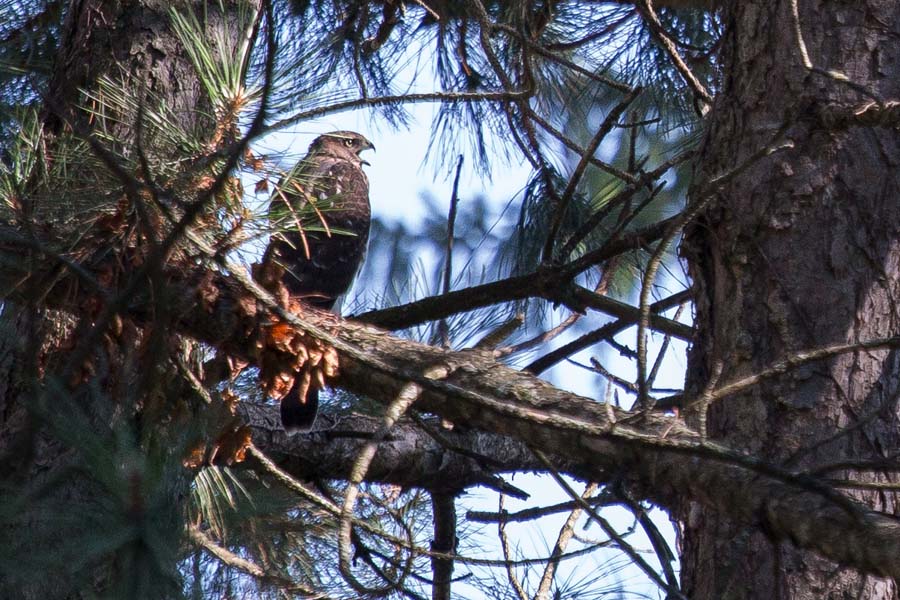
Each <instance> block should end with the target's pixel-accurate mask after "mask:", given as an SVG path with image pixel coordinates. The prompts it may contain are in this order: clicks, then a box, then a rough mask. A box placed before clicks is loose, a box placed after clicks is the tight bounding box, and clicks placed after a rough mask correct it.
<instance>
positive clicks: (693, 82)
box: [637, 0, 796, 105]
mask: <svg viewBox="0 0 900 600" xmlns="http://www.w3.org/2000/svg"><path fill="white" fill-rule="evenodd" d="M795 1H796V0H795ZM637 5H638V7H639V10H640V12H641V16H643V17H644V20H645V21H646V22H647V25H648V26H649V27H650V31H651V32H652V33H653V36H654V37H655V38H656V40H657V41H658V42H659V43H660V45H661V46H662V47H663V48H664V49H665V51H666V53H668V55H669V58H671V59H672V64H674V65H675V68H676V69H677V70H678V72H679V73H681V76H682V77H683V78H684V80H685V81H686V82H687V84H688V86H690V88H691V89H692V90H694V94H696V95H697V97H699V98H700V100H702V101H703V102H704V103H705V104H706V105H711V104H712V103H713V97H712V95H710V93H709V91H708V90H707V89H706V87H705V86H704V85H703V84H702V83H700V80H699V79H697V76H696V75H694V72H693V71H691V68H690V67H689V66H687V63H686V62H684V59H683V58H681V54H680V53H679V52H678V47H677V46H676V44H675V42H673V41H672V38H670V37H669V35H668V33H666V30H665V28H664V27H663V26H662V23H660V22H659V16H658V15H657V14H656V10H654V8H653V2H652V1H651V0H637Z"/></svg>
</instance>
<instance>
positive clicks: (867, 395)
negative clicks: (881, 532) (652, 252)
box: [680, 0, 900, 600]
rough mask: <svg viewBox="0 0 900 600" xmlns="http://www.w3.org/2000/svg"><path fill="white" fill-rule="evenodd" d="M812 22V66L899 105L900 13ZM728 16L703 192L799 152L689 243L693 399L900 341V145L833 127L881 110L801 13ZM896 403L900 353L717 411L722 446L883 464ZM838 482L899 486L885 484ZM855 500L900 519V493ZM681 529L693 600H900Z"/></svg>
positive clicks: (689, 509)
mask: <svg viewBox="0 0 900 600" xmlns="http://www.w3.org/2000/svg"><path fill="white" fill-rule="evenodd" d="M799 9H800V10H799V12H800V15H799V16H800V19H799V22H800V26H801V30H802V36H803V41H804V42H805V45H806V48H807V49H808V51H809V57H810V59H811V62H812V65H813V66H814V67H816V68H819V69H822V70H835V71H840V72H842V73H843V74H846V75H847V76H848V77H849V78H850V79H851V80H852V81H853V82H855V83H857V84H860V85H862V86H864V87H865V88H868V89H869V90H871V91H872V92H874V93H876V94H878V95H880V96H881V97H890V98H896V97H898V96H900V60H898V59H900V44H897V34H898V28H900V2H897V1H896V0H865V1H859V2H824V1H819V0H800V1H799ZM723 18H724V20H725V23H726V31H727V32H728V33H727V34H726V41H725V47H724V56H723V68H724V73H725V79H724V82H723V89H722V90H721V91H720V92H719V97H718V99H717V103H716V106H715V108H714V110H713V112H712V114H711V115H710V128H709V131H708V135H707V138H706V142H705V145H704V149H703V154H702V157H701V159H700V161H699V163H698V164H699V165H700V168H699V169H700V173H699V175H700V177H699V178H698V182H699V183H698V186H702V182H703V181H705V180H706V181H708V180H709V178H710V177H712V176H714V175H715V174H717V173H721V172H724V171H727V170H729V169H731V168H733V167H735V166H736V165H738V164H740V162H741V161H743V160H745V159H746V158H747V157H748V155H749V154H751V153H752V152H753V151H754V150H755V149H758V148H761V147H763V146H765V145H766V144H768V143H769V142H770V141H771V139H772V137H773V135H774V134H775V133H776V131H777V130H778V129H779V128H780V127H782V125H785V124H787V125H788V128H787V133H786V136H785V137H786V138H787V139H789V140H792V141H793V148H791V149H787V150H784V151H781V152H778V153H776V154H774V155H772V156H770V157H768V158H765V159H763V160H761V161H759V162H757V163H756V164H754V165H753V166H751V167H750V168H749V169H748V170H747V171H746V172H744V173H743V174H742V175H740V176H738V177H737V178H736V179H734V180H733V181H732V182H731V183H730V184H729V185H727V186H726V188H725V189H723V190H721V193H719V194H718V195H717V197H716V198H715V200H714V204H712V205H711V206H710V207H709V208H708V210H706V211H705V213H704V215H703V218H702V220H701V221H700V222H698V223H697V224H696V226H694V227H692V229H691V230H690V231H689V232H687V234H686V236H685V242H684V245H683V253H684V255H685V257H686V258H687V259H688V262H689V266H690V269H691V272H692V276H693V277H694V279H695V281H696V284H697V285H698V290H699V292H698V300H697V318H696V321H697V325H698V327H699V334H698V338H697V340H696V342H695V344H694V347H693V348H692V350H691V354H690V361H689V367H688V373H689V374H690V375H689V382H688V385H689V388H690V389H691V391H693V392H695V393H696V392H699V391H701V390H703V389H704V387H705V386H707V384H708V383H709V382H710V380H711V379H714V375H713V374H714V373H716V372H717V371H718V369H719V368H721V376H720V377H719V378H718V383H719V384H722V383H725V382H728V381H730V380H733V379H736V378H740V377H745V376H747V375H750V374H752V373H755V372H759V371H760V370H762V369H764V368H765V367H767V366H770V365H772V364H773V363H775V362H776V361H778V360H781V359H784V358H786V357H789V356H791V355H793V354H795V353H797V352H798V351H800V350H804V349H811V348H818V347H822V346H827V345H831V344H837V343H844V342H854V341H859V340H868V339H873V338H879V337H887V336H891V335H897V334H898V333H900V315H898V312H897V304H896V302H897V297H898V293H900V246H898V244H897V243H896V242H897V232H898V230H900V203H898V201H897V199H898V196H900V194H898V191H900V190H898V187H900V186H898V183H900V138H898V136H897V133H896V131H893V130H891V129H888V128H878V127H850V128H839V127H836V126H835V125H834V123H835V122H836V121H835V120H834V119H828V118H826V115H827V114H829V113H830V112H832V111H844V112H845V113H846V112H848V111H849V112H852V111H853V110H854V108H857V107H862V106H864V105H866V104H867V103H869V102H870V101H871V99H870V98H868V97H866V96H865V95H862V94H860V93H859V91H858V90H857V89H854V88H853V87H852V86H849V85H847V84H845V83H842V82H840V81H837V80H836V79H835V78H834V77H829V76H826V75H823V74H817V73H813V72H811V71H810V70H809V69H807V68H805V67H804V65H803V62H802V59H801V51H800V43H799V41H798V37H797V35H796V33H795V23H796V20H795V19H794V17H793V16H792V10H791V6H790V3H789V2H769V1H766V0H755V1H752V2H750V1H748V2H731V3H728V6H727V7H726V8H725V9H724V10H723ZM898 395H900V354H898V352H897V351H895V350H880V351H875V352H872V351H858V352H854V353H848V354H846V355H842V356H840V357H838V358H836V359H832V360H827V361H821V362H818V363H814V364H812V365H811V366H808V367H804V368H801V369H797V370H793V371H790V372H788V373H785V374H783V375H779V376H776V377H772V378H769V379H767V380H764V381H763V382H762V383H761V384H759V385H758V386H756V387H755V388H753V389H752V391H749V392H746V393H741V394H736V395H733V396H731V397H728V398H726V399H724V400H721V401H719V402H718V403H717V404H715V405H714V406H712V407H711V409H710V412H709V420H708V427H709V430H708V431H709V436H710V438H713V439H715V440H717V441H724V442H726V443H728V444H729V445H730V446H732V447H733V448H735V449H737V450H740V451H744V452H747V453H750V454H756V455H758V456H759V457H760V458H762V459H766V460H770V461H773V462H775V463H779V464H782V465H783V466H786V467H787V468H790V469H792V470H809V469H814V468H817V467H821V466H824V465H829V464H833V463H843V462H845V461H867V460H880V459H885V458H887V457H888V456H889V455H891V454H892V453H893V452H895V451H896V449H897V448H898V442H900V439H898V435H900V432H898V427H897V414H898V408H897V398H898ZM697 417H698V415H697V414H689V415H688V418H692V419H694V420H695V421H696V420H697ZM828 475H829V476H832V477H841V476H846V477H849V478H852V479H855V480H859V481H868V482H873V481H874V482H888V481H895V480H896V477H895V476H893V475H892V474H890V473H888V472H882V471H879V470H877V469H876V470H870V471H867V472H864V473H860V472H859V470H856V471H850V472H848V471H847V470H835V471H832V472H829V473H828ZM847 493H848V494H849V495H851V496H852V497H854V498H857V499H859V500H862V501H863V502H866V503H867V504H869V505H870V506H872V507H873V508H876V509H879V510H884V511H887V512H897V496H896V494H893V493H888V492H883V491H871V490H870V491H859V490H849V491H847ZM680 518H681V521H682V527H683V537H682V549H683V565H682V568H683V571H682V578H683V582H684V591H685V593H686V594H687V595H688V597H690V598H692V599H694V600H702V599H706V598H709V599H727V598H790V599H807V598H808V599H813V598H851V597H852V598H896V597H897V595H898V593H897V586H896V584H895V582H893V581H889V580H885V579H879V578H876V577H872V576H865V575H860V574H859V573H857V572H855V571H852V570H849V569H841V568H840V567H839V566H838V565H837V564H835V563H833V562H830V561H827V560H825V559H822V558H820V557H818V556H816V555H815V554H813V553H811V552H807V551H800V550H798V549H797V548H796V547H794V546H793V545H791V544H790V543H788V542H773V541H772V540H773V539H775V536H771V535H769V534H771V533H772V532H766V531H764V530H762V529H760V528H754V527H747V526H739V525H736V524H735V523H733V522H732V521H730V520H729V519H727V518H725V517H724V516H723V515H721V514H718V513H715V512H712V511H708V510H707V511H704V510H701V508H700V506H699V505H698V504H695V503H686V504H685V505H684V506H682V507H681V510H680Z"/></svg>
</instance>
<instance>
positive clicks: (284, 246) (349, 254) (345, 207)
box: [263, 131, 375, 432]
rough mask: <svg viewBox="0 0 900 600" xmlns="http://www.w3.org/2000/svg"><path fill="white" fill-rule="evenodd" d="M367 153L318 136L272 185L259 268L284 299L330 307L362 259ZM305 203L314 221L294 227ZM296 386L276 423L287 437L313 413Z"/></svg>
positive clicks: (351, 135) (338, 136)
mask: <svg viewBox="0 0 900 600" xmlns="http://www.w3.org/2000/svg"><path fill="white" fill-rule="evenodd" d="M374 148H375V147H374V146H373V145H372V143H371V142H370V141H369V140H367V139H366V138H365V137H363V136H362V135H360V134H358V133H355V132H353V131H334V132H332V133H326V134H325V135H320V136H319V137H317V138H316V139H315V140H314V141H313V143H312V144H311V145H310V147H309V152H308V153H307V155H306V157H305V158H304V159H303V160H302V161H301V162H300V164H299V165H298V166H297V168H295V169H294V170H293V172H292V175H291V176H290V177H289V178H286V179H285V180H282V182H281V183H280V184H279V186H278V190H280V191H279V192H277V193H276V194H275V195H274V196H273V199H272V202H271V204H270V206H269V220H270V221H271V222H272V224H273V225H275V226H276V227H277V228H278V229H279V231H278V233H276V234H274V235H273V236H272V240H271V242H270V244H269V247H268V249H267V250H266V255H265V257H264V258H263V264H269V263H270V262H271V261H274V262H275V263H276V264H278V265H280V266H281V267H282V268H283V269H284V275H283V276H282V282H283V283H284V285H285V287H286V288H287V289H288V291H289V292H290V294H291V295H292V296H294V297H297V298H300V299H302V300H303V301H304V302H306V303H308V304H311V305H313V306H316V307H318V308H323V309H326V310H330V309H331V308H332V307H333V306H334V303H335V301H336V300H337V298H338V296H340V295H341V294H343V293H344V292H346V291H347V289H348V288H349V287H350V284H351V283H353V278H354V277H355V275H356V272H357V270H358V269H359V265H360V264H361V263H362V260H363V257H364V255H365V251H366V244H367V242H368V240H369V225H370V222H371V212H370V208H369V180H368V178H367V177H366V174H365V172H364V171H363V170H362V165H364V164H368V163H367V162H366V161H364V160H363V159H362V158H360V156H359V154H360V152H363V151H364V150H369V149H372V150H374ZM308 203H312V204H313V206H314V207H315V208H316V209H317V214H318V215H319V216H318V217H317V218H316V220H315V221H314V222H310V220H309V219H308V218H307V219H304V223H303V225H301V226H299V227H298V225H299V223H298V217H297V215H298V212H299V211H298V209H301V208H306V209H308V208H309V207H308V206H307V204H308ZM303 212H304V213H305V214H308V212H309V211H308V210H304V211H303ZM322 221H324V223H323V222H322ZM301 228H302V233H301V231H300V229H301ZM298 385H299V384H295V385H294V387H293V388H292V389H291V391H290V392H288V394H287V395H286V396H285V397H284V398H282V400H281V423H282V425H283V426H284V429H285V431H288V432H293V431H308V430H309V429H310V428H311V427H312V425H313V422H314V421H315V418H316V411H317V409H318V403H319V400H318V389H315V388H313V387H310V388H309V391H308V392H307V393H306V395H305V397H303V398H301V397H300V396H301V394H300V392H299V390H298Z"/></svg>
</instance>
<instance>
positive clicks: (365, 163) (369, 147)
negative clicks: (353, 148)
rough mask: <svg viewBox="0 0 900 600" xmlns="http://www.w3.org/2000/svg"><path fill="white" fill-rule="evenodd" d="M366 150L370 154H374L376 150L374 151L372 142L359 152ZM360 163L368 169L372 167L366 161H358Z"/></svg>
mask: <svg viewBox="0 0 900 600" xmlns="http://www.w3.org/2000/svg"><path fill="white" fill-rule="evenodd" d="M366 150H371V151H372V152H376V150H375V144H373V143H372V142H369V145H368V146H366V147H365V148H363V149H362V150H360V151H359V152H365V151H366ZM357 154H359V153H357ZM360 163H361V164H364V165H366V166H369V167H371V166H372V165H371V164H370V163H369V161H367V160H365V159H362V160H361V161H360Z"/></svg>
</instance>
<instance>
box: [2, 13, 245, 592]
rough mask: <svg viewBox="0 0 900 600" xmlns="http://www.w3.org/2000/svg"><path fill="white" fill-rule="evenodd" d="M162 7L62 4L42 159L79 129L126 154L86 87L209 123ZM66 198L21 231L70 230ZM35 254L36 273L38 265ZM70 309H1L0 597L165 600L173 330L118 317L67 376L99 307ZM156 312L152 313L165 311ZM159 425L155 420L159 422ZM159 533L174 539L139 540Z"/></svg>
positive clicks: (88, 228)
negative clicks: (104, 133)
mask: <svg viewBox="0 0 900 600" xmlns="http://www.w3.org/2000/svg"><path fill="white" fill-rule="evenodd" d="M204 4H205V2H194V3H184V4H183V5H182V6H181V9H182V10H188V9H191V8H192V7H193V8H197V9H198V10H199V9H201V8H202V7H203V5H204ZM213 4H214V5H215V6H218V4H217V3H213ZM227 5H228V3H226V6H227ZM170 7H171V3H169V2H167V1H161V0H127V1H124V2H122V1H112V0H81V1H77V2H75V1H73V2H70V3H69V7H68V9H67V13H66V14H67V18H66V23H65V25H64V28H63V37H62V40H61V48H60V53H59V56H58V58H57V62H56V64H55V66H54V72H53V75H52V77H51V81H50V86H49V90H48V92H47V94H46V96H45V100H46V102H45V106H44V111H43V115H42V118H43V122H44V126H45V131H46V132H48V136H47V139H46V143H47V147H48V148H49V151H48V155H49V156H50V157H51V159H52V157H53V152H54V149H53V148H54V146H53V144H54V136H64V135H66V134H67V133H69V132H72V131H75V132H76V133H78V134H83V133H84V131H86V130H87V129H88V128H91V127H94V128H103V127H107V128H108V129H109V130H110V131H113V132H115V136H116V139H117V141H118V143H119V145H118V147H116V148H111V150H112V151H114V152H124V153H126V154H127V153H129V152H133V146H134V141H135V131H136V130H135V123H132V122H123V121H118V122H116V121H113V122H102V121H103V119H102V118H101V117H99V116H98V115H93V116H91V115H89V114H88V113H87V112H85V111H84V110H83V108H84V107H85V106H88V105H89V102H88V100H87V99H86V98H85V97H84V95H83V90H88V91H93V90H95V89H96V84H97V82H98V81H99V79H100V78H101V77H107V78H109V79H111V80H113V81H117V82H120V83H121V85H122V87H123V89H125V90H131V92H132V93H133V94H134V96H135V97H140V96H142V95H144V94H148V95H149V94H152V95H153V98H154V101H155V102H162V103H164V104H165V105H167V106H169V107H171V108H173V109H174V113H175V114H176V115H178V118H180V119H182V120H183V121H182V122H181V123H179V125H180V126H181V127H183V128H185V129H190V128H194V127H202V126H204V125H206V126H210V127H211V126H212V123H211V122H210V120H209V117H208V116H207V115H209V114H210V111H209V110H208V101H207V99H206V98H205V96H204V94H203V92H202V91H201V90H202V88H201V86H200V83H199V81H198V78H197V76H196V74H195V73H194V71H193V67H192V66H191V64H190V62H189V60H188V58H187V55H186V53H185V51H184V48H183V47H182V46H181V44H180V42H179V41H178V39H177V38H176V36H175V35H174V34H173V31H172V30H171V27H170V18H169V15H168V10H169V8H170ZM207 14H208V15H209V18H210V21H211V22H212V23H213V26H214V25H215V21H214V19H215V16H214V14H218V13H214V10H213V9H210V11H209V13H207ZM117 116H118V115H117ZM202 119H206V122H205V123H204V122H202V121H201V120H202ZM57 139H59V138H57ZM174 150H175V149H173V151H174ZM68 192H69V190H67V188H66V186H65V182H63V181H60V182H59V185H58V186H56V187H55V189H54V194H53V195H52V196H51V197H50V198H47V196H46V194H45V195H44V197H43V201H44V202H45V203H47V202H50V203H53V204H54V206H52V207H48V206H35V204H38V203H37V202H34V201H33V199H27V198H26V199H23V204H24V205H25V208H24V211H23V213H24V215H25V217H24V219H25V220H28V221H30V222H29V223H28V225H26V226H25V227H26V228H28V227H35V228H37V229H40V228H41V227H47V226H48V223H46V222H40V219H41V218H42V217H39V216H37V215H38V214H39V213H40V214H41V215H43V214H46V213H45V212H44V209H48V210H50V211H51V212H53V213H54V214H56V215H62V216H63V217H64V218H71V217H72V215H66V214H65V211H66V210H68V211H70V212H71V211H72V210H74V208H72V207H77V202H76V201H74V200H72V199H71V198H70V197H69V196H68ZM104 192H106V193H107V194H108V195H109V197H111V198H114V199H117V198H118V197H122V198H124V197H125V191H124V190H123V189H122V188H121V187H120V188H118V189H109V190H100V191H97V192H96V194H97V195H98V196H101V195H102V194H103V193H104ZM117 194H118V196H117ZM115 201H116V200H114V201H113V202H115ZM29 202H32V203H33V204H29ZM97 216H98V215H96V214H90V215H88V218H87V222H86V223H84V224H83V225H82V226H81V227H79V229H80V234H79V235H81V234H84V235H85V238H87V239H94V240H95V241H97V242H98V244H101V245H102V244H103V243H104V240H103V239H102V231H100V235H98V230H97V229H94V227H95V225H96V223H97V220H96V217H97ZM49 226H50V227H53V226H54V223H50V224H49ZM55 231H59V229H55ZM85 232H87V233H85ZM91 235H93V236H94V238H90V237H89V236H91ZM105 243H106V244H107V246H106V249H107V250H109V251H111V252H112V253H115V252H116V250H117V248H115V247H114V246H113V245H114V244H117V243H121V239H110V240H106V242H105ZM88 250H89V251H90V250H93V251H97V250H98V248H89V249H88ZM35 254H36V259H35V260H42V261H45V260H46V256H42V255H40V254H39V253H35ZM22 259H23V261H28V260H31V259H30V257H29V256H23V257H22ZM39 270H40V269H37V268H35V269H33V271H34V272H37V271H39ZM128 277H129V273H128V272H127V268H126V269H123V271H122V272H121V273H117V275H116V276H115V277H111V279H112V281H113V282H119V283H121V282H127V281H128ZM52 279H53V278H52V277H51V278H47V279H45V280H44V281H43V282H36V283H35V284H34V285H32V288H34V289H31V290H30V292H29V293H26V295H28V296H30V297H33V298H40V297H41V296H42V294H46V292H47V290H49V289H50V287H52V281H51V280H52ZM147 285H148V286H150V285H153V283H152V282H149V281H148V283H147ZM41 286H45V287H44V288H41ZM112 287H113V288H114V284H113V286H112ZM37 302H40V300H38V301H37ZM98 302H99V300H98ZM67 308H68V310H67V311H65V312H61V311H53V310H46V309H42V308H37V307H35V306H31V305H27V304H24V303H20V304H16V303H13V302H6V303H5V304H4V306H3V314H2V321H0V331H2V337H0V480H2V481H3V483H4V485H10V489H11V491H13V492H14V496H13V497H14V498H15V499H16V501H18V502H23V504H16V505H15V506H16V507H17V509H18V512H14V513H12V515H13V516H11V517H7V515H4V517H5V518H4V519H3V523H2V529H0V539H2V540H3V541H2V545H3V546H4V551H6V552H9V553H14V554H15V555H16V556H20V557H22V558H21V560H19V561H17V564H18V566H19V567H20V568H19V569H18V570H17V572H15V573H11V572H4V573H0V596H2V597H4V598H7V597H9V598H14V597H15V598H25V599H28V598H40V599H55V598H70V597H81V596H80V594H82V593H83V594H85V595H88V596H93V595H95V594H99V595H101V596H104V597H122V598H124V597H129V598H138V597H158V598H162V597H168V596H169V595H172V594H173V593H175V594H177V590H178V586H179V585H180V583H179V580H178V578H177V577H176V574H177V563H176V561H177V560H179V558H180V557H178V556H177V555H175V554H174V553H171V554H164V553H161V552H160V549H162V548H168V549H170V550H172V551H174V550H175V549H177V547H178V543H177V539H178V538H179V537H180V536H181V535H182V528H183V524H184V518H183V517H184V515H183V514H182V510H183V503H184V500H185V498H187V496H188V494H187V484H188V482H189V481H190V479H189V478H188V475H189V473H188V471H187V470H185V469H184V468H183V467H182V465H181V460H182V456H183V455H180V454H179V449H178V446H175V447H174V448H173V447H172V446H170V445H169V444H173V440H172V439H171V438H169V439H167V438H166V436H167V435H170V432H166V431H165V428H166V427H169V428H171V427H172V423H171V420H172V419H171V418H169V417H170V416H171V413H175V412H176V409H177V408H178V407H173V406H160V404H161V403H163V402H165V401H164V400H160V398H177V397H181V398H182V399H183V398H184V397H186V396H189V395H190V393H189V391H188V389H187V386H182V381H183V380H182V378H181V377H180V376H179V375H178V374H177V373H176V372H175V369H174V367H173V361H171V360H170V358H171V356H172V353H173V350H177V349H181V345H180V341H179V340H178V338H177V336H173V335H169V334H167V333H165V332H166V320H167V319H169V318H171V317H170V316H167V315H164V314H161V315H158V316H157V317H156V319H157V320H156V322H153V323H150V324H149V325H148V324H147V323H144V324H143V325H140V326H137V325H135V324H133V323H129V322H128V320H127V318H125V319H124V330H123V319H120V318H119V317H116V318H115V319H113V320H111V321H110V322H109V323H107V325H109V329H106V328H104V329H102V330H101V331H100V332H99V335H96V336H95V339H94V340H93V343H92V344H91V345H90V347H88V348H87V350H86V352H84V354H79V356H81V358H82V359H83V360H81V361H76V362H78V363H79V364H67V363H68V362H69V359H70V358H71V357H72V355H73V353H79V352H80V351H81V349H80V346H81V345H82V344H83V343H89V342H87V341H86V340H85V338H84V337H82V336H84V334H85V333H87V332H89V331H91V330H93V329H94V325H93V323H92V321H93V320H94V318H95V317H96V315H97V313H98V312H100V309H101V308H102V302H100V304H99V307H98V306H85V305H79V306H71V307H67ZM160 309H161V311H164V303H163V304H162V305H160ZM74 315H77V316H78V317H79V318H75V316H74ZM79 326H81V328H80V329H79ZM116 329H118V331H115V330H116ZM61 376H62V377H61ZM179 386H182V389H181V390H180V391H179ZM154 403H156V405H154ZM148 405H149V406H151V407H152V410H151V411H149V413H148V411H147V408H148ZM167 414H168V415H169V416H166V415H167ZM161 415H162V418H164V419H166V420H165V421H162V422H161V421H160V420H158V419H160V418H161ZM154 421H156V422H154ZM172 437H174V436H172ZM173 445H174V444H173ZM104 457H105V458H104ZM154 461H158V462H154ZM4 506H5V507H6V508H9V506H10V505H9V504H8V503H6V502H4ZM158 531H164V532H165V533H164V534H163V537H165V536H166V535H169V536H171V537H172V538H173V539H171V540H166V541H165V542H164V541H163V540H162V539H160V538H159V537H156V538H155V539H151V538H152V536H154V535H156V533H155V532H158ZM151 532H152V533H151ZM41 561H50V564H47V563H45V562H41Z"/></svg>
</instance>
